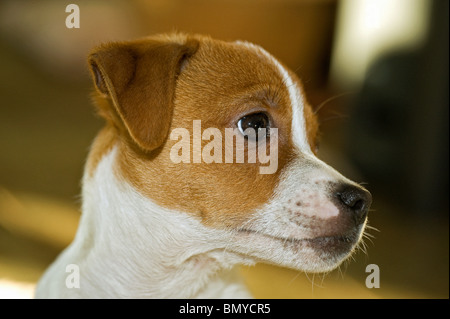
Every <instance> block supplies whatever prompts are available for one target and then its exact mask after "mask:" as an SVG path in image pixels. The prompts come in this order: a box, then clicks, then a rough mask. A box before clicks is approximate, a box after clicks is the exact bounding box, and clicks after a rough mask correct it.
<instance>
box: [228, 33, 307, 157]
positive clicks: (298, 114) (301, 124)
mask: <svg viewBox="0 0 450 319" xmlns="http://www.w3.org/2000/svg"><path fill="white" fill-rule="evenodd" d="M236 44H240V45H243V46H245V47H247V48H251V49H253V50H255V51H257V52H259V53H262V54H263V55H264V56H265V57H266V58H268V59H269V60H270V61H271V62H272V63H273V64H274V65H275V66H276V67H277V69H278V72H279V73H280V75H281V77H282V78H283V83H284V85H285V86H286V89H287V90H288V93H289V99H290V102H291V107H292V121H291V126H292V140H293V142H294V145H295V146H296V147H297V148H298V149H299V150H300V151H302V152H308V153H312V151H311V147H310V145H309V143H308V138H307V134H306V123H305V116H304V111H303V109H304V100H303V97H302V95H301V93H300V89H299V88H298V86H297V84H296V83H295V82H294V81H293V80H292V78H291V76H290V75H289V72H288V71H287V70H286V69H285V68H284V67H283V66H282V65H281V63H280V62H278V60H277V59H275V58H274V57H273V56H272V55H271V54H270V53H269V52H267V51H266V50H264V49H263V48H261V47H260V46H257V45H255V44H253V43H250V42H242V41H236Z"/></svg>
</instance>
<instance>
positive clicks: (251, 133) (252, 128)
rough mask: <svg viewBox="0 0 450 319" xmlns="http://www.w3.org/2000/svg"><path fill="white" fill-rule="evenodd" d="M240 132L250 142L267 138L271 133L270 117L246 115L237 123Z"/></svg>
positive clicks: (261, 114) (256, 114)
mask: <svg viewBox="0 0 450 319" xmlns="http://www.w3.org/2000/svg"><path fill="white" fill-rule="evenodd" d="M237 126H238V128H239V131H240V132H241V133H242V135H244V136H245V137H246V138H248V139H250V140H255V141H256V140H257V139H258V136H260V137H267V136H269V132H270V130H269V129H270V121H269V117H268V116H267V114H265V113H253V114H249V115H246V116H244V117H242V118H241V119H239V121H238V122H237Z"/></svg>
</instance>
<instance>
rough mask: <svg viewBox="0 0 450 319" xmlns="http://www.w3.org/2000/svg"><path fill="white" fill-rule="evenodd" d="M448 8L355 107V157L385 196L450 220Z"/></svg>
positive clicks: (384, 65) (372, 75)
mask: <svg viewBox="0 0 450 319" xmlns="http://www.w3.org/2000/svg"><path fill="white" fill-rule="evenodd" d="M448 5H449V2H448V1H447V0H437V1H434V2H433V8H432V17H431V19H430V21H431V25H430V29H429V30H430V31H429V34H428V37H427V40H426V43H425V44H424V45H423V47H421V48H419V49H417V50H415V51H404V52H392V53H390V54H388V55H385V56H384V57H382V58H380V59H379V60H378V61H376V62H375V63H374V64H373V65H372V67H371V68H370V70H369V72H368V75H367V77H366V79H365V83H364V85H363V88H362V90H361V92H360V93H359V96H358V98H357V99H356V101H355V105H354V109H353V114H352V116H351V119H352V122H351V123H350V128H349V136H348V138H347V141H349V142H348V149H349V152H350V154H351V156H352V158H353V160H354V161H355V164H357V165H358V166H359V168H360V169H361V170H363V171H364V172H365V175H366V176H367V178H368V179H369V181H370V182H371V185H372V186H374V187H376V188H377V189H378V190H379V191H380V192H382V193H383V194H384V195H387V196H388V197H390V198H391V199H392V201H395V202H396V203H397V204H399V205H403V206H404V207H405V208H408V209H409V210H411V211H415V212H422V213H423V212H427V213H429V212H437V211H441V212H445V213H446V214H447V213H448V191H449V190H448V188H449V187H448V176H449V172H448V164H449V156H448V147H449V140H448V131H449V128H448V108H449V98H448V87H449V77H448V68H449V64H448V57H449V49H448V37H449V34H448V33H449V25H448V19H449V7H448Z"/></svg>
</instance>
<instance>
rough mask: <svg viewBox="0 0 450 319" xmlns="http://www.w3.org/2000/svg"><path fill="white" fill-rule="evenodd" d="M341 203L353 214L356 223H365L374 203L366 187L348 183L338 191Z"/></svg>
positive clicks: (337, 194)
mask: <svg viewBox="0 0 450 319" xmlns="http://www.w3.org/2000/svg"><path fill="white" fill-rule="evenodd" d="M336 196H337V198H338V200H339V201H340V203H341V204H343V205H344V207H345V208H347V209H348V211H349V212H350V213H351V214H352V217H353V220H354V221H355V224H356V225H360V224H361V223H363V222H364V221H365V219H366V217H367V213H368V212H369V207H370V204H371V203H372V195H371V194H370V193H369V192H368V191H366V190H365V189H363V188H361V187H357V186H353V185H346V186H344V187H342V188H340V189H339V191H337V192H336Z"/></svg>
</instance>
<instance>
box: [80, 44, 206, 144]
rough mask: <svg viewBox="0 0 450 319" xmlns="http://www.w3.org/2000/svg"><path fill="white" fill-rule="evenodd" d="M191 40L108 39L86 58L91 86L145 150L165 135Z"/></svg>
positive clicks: (192, 48)
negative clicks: (128, 40) (177, 82)
mask: <svg viewBox="0 0 450 319" xmlns="http://www.w3.org/2000/svg"><path fill="white" fill-rule="evenodd" d="M197 47H198V42H197V41H196V40H186V41H185V42H184V43H183V44H180V43H175V42H170V41H168V40H163V39H156V40H151V39H146V40H142V41H134V42H123V43H112V44H107V45H103V46H101V47H99V48H98V49H95V50H94V51H93V52H92V53H91V54H90V55H89V58H88V63H89V66H90V70H91V73H92V76H93V80H94V83H95V86H96V88H97V90H98V92H99V93H100V95H102V96H103V97H105V98H108V99H110V101H111V103H110V104H111V105H112V107H113V110H112V111H113V112H116V113H117V115H118V117H117V116H113V118H119V119H120V121H121V122H122V123H123V124H124V126H125V128H126V130H127V131H128V133H129V134H130V136H131V138H132V139H133V140H134V141H135V142H136V143H137V145H139V146H140V147H141V148H142V149H143V150H145V151H151V150H154V149H155V148H157V147H159V146H161V145H162V144H163V142H164V141H165V139H166V138H167V136H168V131H169V127H170V122H171V119H172V112H173V99H174V92H175V84H176V79H177V76H178V74H179V72H180V71H181V69H182V66H183V65H184V63H185V61H186V59H187V58H189V57H190V56H192V55H193V54H194V53H195V51H196V50H197Z"/></svg>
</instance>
